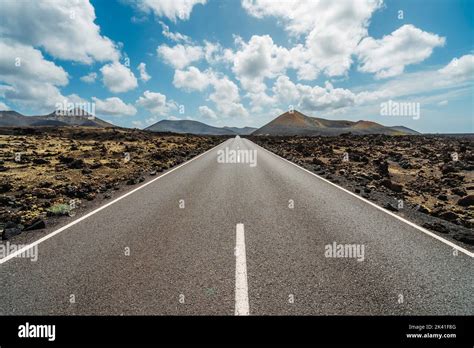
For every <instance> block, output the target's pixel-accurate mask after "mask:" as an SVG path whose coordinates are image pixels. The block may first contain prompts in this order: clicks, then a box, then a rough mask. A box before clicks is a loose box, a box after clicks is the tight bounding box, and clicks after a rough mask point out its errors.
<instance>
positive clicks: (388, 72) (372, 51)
mask: <svg viewBox="0 0 474 348" xmlns="http://www.w3.org/2000/svg"><path fill="white" fill-rule="evenodd" d="M444 43H445V39H444V38H443V37H439V36H438V35H436V34H432V33H428V32H425V31H422V30H420V29H418V28H416V27H414V26H413V25H411V24H407V25H404V26H402V27H400V28H398V29H397V30H395V31H394V32H393V33H391V34H390V35H387V36H384V37H383V38H382V39H380V40H376V39H374V38H372V37H367V38H365V39H363V40H362V41H361V42H360V43H359V46H358V48H357V54H358V58H359V61H360V65H359V71H362V72H370V73H375V76H376V77H377V78H386V77H392V76H396V75H400V74H401V73H403V71H404V69H405V66H407V65H409V64H416V63H420V62H422V61H424V60H425V59H426V58H428V57H429V56H431V54H432V53H433V49H434V48H435V47H439V46H443V45H444Z"/></svg>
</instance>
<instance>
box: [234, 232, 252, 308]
mask: <svg viewBox="0 0 474 348" xmlns="http://www.w3.org/2000/svg"><path fill="white" fill-rule="evenodd" d="M234 253H235V315H249V314H250V313H249V290H248V283H247V257H246V255H245V233H244V224H237V227H236V231H235V252H234Z"/></svg>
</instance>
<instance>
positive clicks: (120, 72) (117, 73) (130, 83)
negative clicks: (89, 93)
mask: <svg viewBox="0 0 474 348" xmlns="http://www.w3.org/2000/svg"><path fill="white" fill-rule="evenodd" d="M100 72H101V73H102V79H103V82H104V85H105V86H106V87H107V88H108V89H109V90H110V91H111V92H114V93H121V92H127V91H130V90H132V89H134V88H136V87H137V86H138V81H137V78H136V77H135V75H134V74H133V73H132V71H131V70H130V69H129V68H128V67H126V66H124V65H122V64H120V63H119V62H113V63H110V64H107V65H104V66H103V67H102V68H101V69H100Z"/></svg>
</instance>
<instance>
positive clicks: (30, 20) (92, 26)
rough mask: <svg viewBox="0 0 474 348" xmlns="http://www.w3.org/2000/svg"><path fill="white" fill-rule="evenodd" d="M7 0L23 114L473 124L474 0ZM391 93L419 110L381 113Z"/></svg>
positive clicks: (6, 50)
mask: <svg viewBox="0 0 474 348" xmlns="http://www.w3.org/2000/svg"><path fill="white" fill-rule="evenodd" d="M2 7H4V9H2V13H1V14H0V36H1V40H0V44H1V45H2V46H3V47H0V48H1V50H0V108H3V109H13V110H17V111H20V112H22V113H24V114H27V115H29V114H39V113H47V112H51V111H53V110H54V108H55V107H56V104H57V103H61V102H63V101H64V100H67V101H68V102H72V103H79V104H80V103H83V102H89V103H94V105H95V107H96V114H97V116H99V117H101V118H103V119H106V120H108V121H110V122H112V123H114V124H117V125H120V126H127V127H137V128H143V127H146V126H148V125H150V124H152V123H154V122H157V121H159V120H161V119H193V120H198V121H202V122H205V123H208V124H211V125H216V126H223V125H229V126H254V127H259V126H262V125H263V124H265V123H266V122H268V121H270V120H271V119H273V118H275V117H276V116H277V115H279V114H280V113H282V112H285V111H287V110H288V109H289V108H295V109H298V110H300V111H302V112H304V113H306V114H307V115H309V116H315V117H324V118H330V119H349V120H354V121H357V120H360V119H364V120H371V121H375V122H379V123H382V124H385V125H405V126H408V127H411V128H413V129H416V130H418V131H422V132H440V133H443V132H461V133H463V132H464V133H465V132H473V131H474V126H473V119H474V115H473V110H474V90H473V80H474V56H473V53H474V51H473V48H474V45H473V44H474V42H473V38H474V20H473V13H474V2H472V1H461V0H431V1H427V0H425V1H421V0H417V1H406V0H405V1H389V0H387V1H383V2H382V1H381V0H355V1H326V0H321V1H316V0H308V1H299V2H290V1H275V0H273V1H267V0H242V1H240V0H239V1H238V0H207V1H206V0H186V1H178V0H175V1H168V0H162V1H153V0H121V1H116V2H115V1H105V0H91V1H90V2H88V1H77V2H76V1H72V0H69V1H67V0H54V1H45V0H39V1H35V2H33V1H26V0H25V1H14V0H4V1H3V2H2ZM400 11H403V12H400ZM18 59H19V61H18ZM18 62H20V64H15V63H18ZM139 66H140V67H141V69H143V67H144V71H145V72H146V73H145V74H143V72H142V73H141V72H140V69H139ZM147 76H148V78H147ZM390 100H391V101H392V102H396V103H412V104H411V105H417V104H418V105H419V106H420V114H419V115H414V114H407V115H397V114H396V113H395V114H392V115H383V114H382V113H381V106H382V105H383V104H384V103H387V102H388V101H390Z"/></svg>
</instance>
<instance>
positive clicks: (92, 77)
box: [81, 72, 97, 83]
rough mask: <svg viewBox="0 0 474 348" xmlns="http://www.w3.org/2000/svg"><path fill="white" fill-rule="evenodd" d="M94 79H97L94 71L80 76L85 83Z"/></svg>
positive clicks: (92, 81)
mask: <svg viewBox="0 0 474 348" xmlns="http://www.w3.org/2000/svg"><path fill="white" fill-rule="evenodd" d="M96 79H97V73H95V72H91V73H89V74H87V75H84V76H82V77H81V81H83V82H85V83H94V82H95V80H96Z"/></svg>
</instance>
